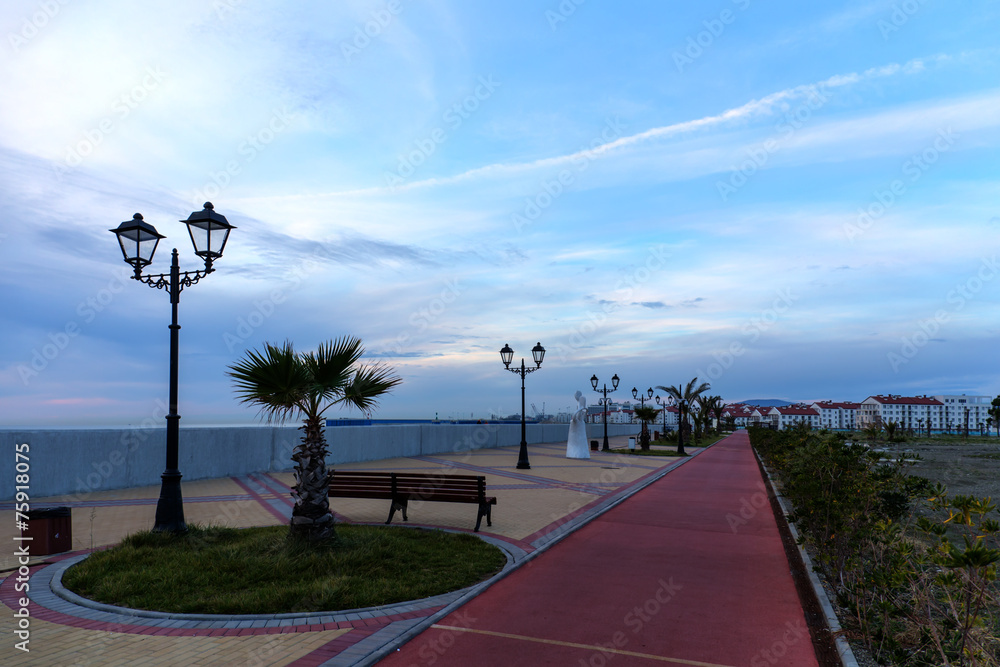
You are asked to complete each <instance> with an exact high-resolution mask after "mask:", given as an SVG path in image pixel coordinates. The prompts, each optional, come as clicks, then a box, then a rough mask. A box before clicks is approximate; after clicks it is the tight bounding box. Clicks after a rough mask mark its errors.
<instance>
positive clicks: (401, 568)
mask: <svg viewBox="0 0 1000 667" xmlns="http://www.w3.org/2000/svg"><path fill="white" fill-rule="evenodd" d="M189 528H190V530H189V531H188V533H187V534H186V535H180V536H174V535H169V534H164V533H152V532H148V531H147V532H143V533H136V534H135V535H131V536H129V537H127V538H126V539H125V540H124V541H122V543H121V544H120V545H118V546H116V547H113V548H111V549H108V550H106V551H99V552H95V553H94V554H92V555H91V556H90V557H89V558H87V559H85V560H84V561H82V562H81V563H79V564H77V565H74V566H73V567H71V568H70V569H69V570H67V571H66V573H65V574H64V575H63V585H65V586H66V587H67V588H68V589H70V590H71V591H73V592H74V593H77V594H78V595H82V596H84V597H87V598H90V599H93V600H97V601H99V602H104V603H107V604H114V605H120V606H124V607H131V608H133V609H147V610H154V611H165V612H174V613H199V614H275V613H285V612H314V611H339V610H343V609H356V608H359V607H374V606H379V605H386V604H392V603H395V602H405V601H407V600H416V599H419V598H424V597H428V596H431V595H438V594H441V593H447V592H449V591H454V590H458V589H460V588H465V587H466V586H471V585H472V584H475V583H476V582H479V581H482V580H483V579H485V578H487V577H489V576H490V575H492V574H494V573H495V572H497V571H499V570H500V569H501V568H502V567H503V565H504V563H505V562H506V556H505V555H504V554H503V552H502V551H501V550H500V549H498V548H496V547H495V546H493V545H492V544H489V543H487V542H484V541H483V540H480V539H479V538H477V537H474V536H472V535H467V534H462V533H446V532H444V531H439V530H423V529H416V528H393V527H388V526H353V525H339V526H337V538H336V539H335V540H332V541H331V542H330V543H328V544H325V545H322V546H319V547H310V546H308V545H305V544H301V543H297V542H293V541H290V540H289V539H288V526H269V527H265V528H244V529H235V528H218V527H216V528H201V527H189Z"/></svg>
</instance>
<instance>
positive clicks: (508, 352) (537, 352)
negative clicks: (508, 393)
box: [500, 343, 545, 470]
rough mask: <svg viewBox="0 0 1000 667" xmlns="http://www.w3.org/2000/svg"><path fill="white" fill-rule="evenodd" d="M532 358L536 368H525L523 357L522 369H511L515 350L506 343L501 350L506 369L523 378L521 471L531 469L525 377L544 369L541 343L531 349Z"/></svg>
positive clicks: (518, 460) (501, 357)
mask: <svg viewBox="0 0 1000 667" xmlns="http://www.w3.org/2000/svg"><path fill="white" fill-rule="evenodd" d="M531 357H532V359H534V360H535V367H534V368H525V366H524V357H521V367H520V368H518V367H517V366H515V367H514V368H511V367H510V362H511V360H512V359H513V358H514V350H512V349H511V347H510V345H508V344H506V343H504V346H503V349H502V350H500V359H501V360H502V361H503V366H504V368H506V369H507V370H509V371H510V372H511V373H517V374H518V375H520V376H521V451H520V453H518V455H517V467H518V469H520V470H529V469H530V468H531V464H530V463H529V462H528V439H527V437H526V427H525V421H524V377H525V376H526V375H527V374H528V373H534V372H535V371H537V370H538V369H539V368H541V367H542V359H544V358H545V348H544V347H542V344H541V343H536V344H535V347H533V348H531Z"/></svg>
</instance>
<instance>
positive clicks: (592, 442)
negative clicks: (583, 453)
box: [590, 440, 598, 452]
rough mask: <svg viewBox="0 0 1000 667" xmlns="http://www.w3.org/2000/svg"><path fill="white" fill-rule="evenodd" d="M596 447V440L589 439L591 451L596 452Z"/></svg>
mask: <svg viewBox="0 0 1000 667" xmlns="http://www.w3.org/2000/svg"><path fill="white" fill-rule="evenodd" d="M597 447H598V442H597V441H596V440H591V441H590V450H591V451H593V452H596V451H597Z"/></svg>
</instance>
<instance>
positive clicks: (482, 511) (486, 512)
mask: <svg viewBox="0 0 1000 667" xmlns="http://www.w3.org/2000/svg"><path fill="white" fill-rule="evenodd" d="M484 516H485V517H486V525H487V526H492V525H493V506H492V505H490V504H488V503H482V504H480V505H479V513H478V514H477V515H476V530H475V532H477V533H478V532H479V526H481V525H482V523H483V517H484Z"/></svg>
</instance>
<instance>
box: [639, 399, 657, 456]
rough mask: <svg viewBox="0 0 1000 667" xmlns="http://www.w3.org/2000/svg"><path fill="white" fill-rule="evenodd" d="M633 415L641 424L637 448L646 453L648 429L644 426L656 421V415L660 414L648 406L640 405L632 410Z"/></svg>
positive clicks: (647, 448)
mask: <svg viewBox="0 0 1000 667" xmlns="http://www.w3.org/2000/svg"><path fill="white" fill-rule="evenodd" d="M633 414H634V415H635V416H636V417H638V418H639V420H640V421H641V422H642V431H640V432H639V448H640V449H642V451H644V452H645V451H648V450H649V428H647V426H646V424H647V423H648V422H651V421H653V420H654V419H656V415H658V414H660V411H659V410H657V409H656V408H652V407H650V406H648V405H640V406H639V407H637V408H634V409H633Z"/></svg>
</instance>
